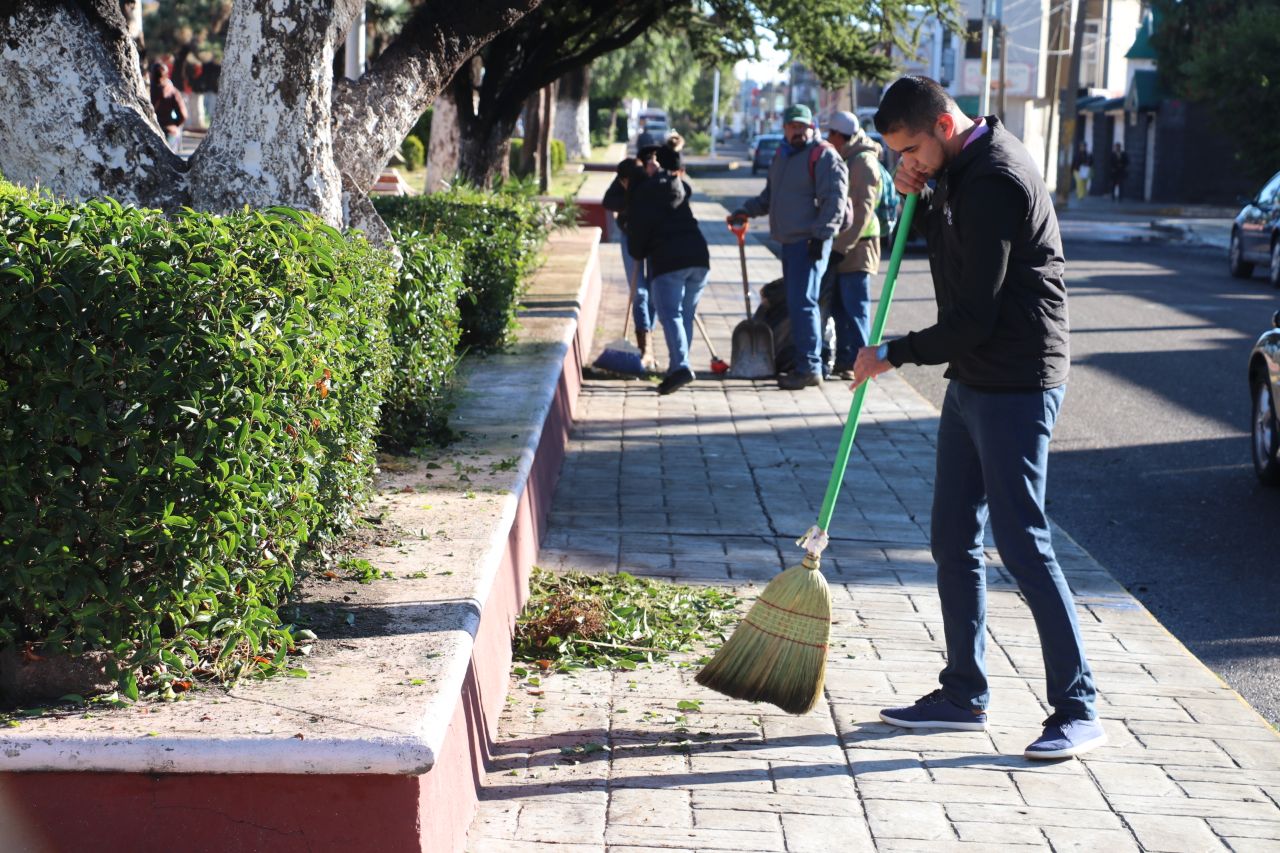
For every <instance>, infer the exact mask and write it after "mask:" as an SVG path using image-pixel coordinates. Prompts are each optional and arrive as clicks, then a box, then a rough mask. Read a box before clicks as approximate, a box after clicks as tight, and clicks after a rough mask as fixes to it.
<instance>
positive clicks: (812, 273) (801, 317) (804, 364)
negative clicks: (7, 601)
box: [782, 240, 831, 376]
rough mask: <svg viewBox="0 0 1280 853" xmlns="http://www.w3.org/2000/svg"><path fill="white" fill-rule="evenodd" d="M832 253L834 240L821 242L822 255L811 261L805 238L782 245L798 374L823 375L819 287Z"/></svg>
mask: <svg viewBox="0 0 1280 853" xmlns="http://www.w3.org/2000/svg"><path fill="white" fill-rule="evenodd" d="M830 255H831V241H830V240H827V241H826V242H824V243H823V244H822V257H821V258H820V259H819V260H816V261H811V260H809V245H808V243H807V242H805V241H803V240H802V241H800V242H798V243H783V244H782V277H783V279H785V280H786V285H787V314H788V316H789V317H790V318H791V342H792V346H794V347H795V352H796V359H795V365H796V367H795V370H796V372H797V373H816V374H818V375H819V376H821V375H822V335H821V330H820V327H819V321H820V317H819V311H818V289H819V287H820V286H821V284H822V274H823V272H825V271H826V269H827V258H828V257H830Z"/></svg>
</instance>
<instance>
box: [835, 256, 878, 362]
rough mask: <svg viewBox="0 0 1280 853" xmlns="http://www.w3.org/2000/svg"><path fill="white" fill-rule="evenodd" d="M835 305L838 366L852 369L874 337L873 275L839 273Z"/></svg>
mask: <svg viewBox="0 0 1280 853" xmlns="http://www.w3.org/2000/svg"><path fill="white" fill-rule="evenodd" d="M831 301H832V305H831V314H832V316H833V317H835V321H836V364H838V365H840V366H841V367H848V366H850V365H852V364H853V362H854V359H856V358H857V357H858V350H860V349H861V348H862V347H865V346H866V345H867V338H868V337H870V336H871V273H869V272H842V273H838V274H837V276H836V290H835V293H833V294H832V300H831Z"/></svg>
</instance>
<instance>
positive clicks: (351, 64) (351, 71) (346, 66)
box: [138, 3, 365, 80]
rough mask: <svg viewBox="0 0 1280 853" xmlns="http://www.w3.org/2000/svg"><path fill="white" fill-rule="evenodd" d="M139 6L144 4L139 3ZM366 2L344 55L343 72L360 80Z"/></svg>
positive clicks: (348, 76)
mask: <svg viewBox="0 0 1280 853" xmlns="http://www.w3.org/2000/svg"><path fill="white" fill-rule="evenodd" d="M138 5H139V6H141V5H142V4H141V3H139V4H138ZM364 56H365V43H364V4H363V3H361V4H360V13H359V14H358V15H356V19H355V21H353V22H352V24H351V30H350V31H349V32H348V33H347V47H346V51H345V56H344V57H343V69H342V70H343V74H344V75H345V76H346V78H347V79H348V80H359V79H360V77H361V75H363V74H364Z"/></svg>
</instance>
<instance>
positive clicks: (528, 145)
mask: <svg viewBox="0 0 1280 853" xmlns="http://www.w3.org/2000/svg"><path fill="white" fill-rule="evenodd" d="M523 120H524V145H522V146H521V147H520V174H521V175H524V176H533V177H534V178H537V177H538V141H539V140H540V139H542V90H541V89H539V90H538V91H536V92H534V93H532V94H531V95H529V97H528V99H526V100H525V102H524V114H523Z"/></svg>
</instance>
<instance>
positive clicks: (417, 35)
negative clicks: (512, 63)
mask: <svg viewBox="0 0 1280 853" xmlns="http://www.w3.org/2000/svg"><path fill="white" fill-rule="evenodd" d="M540 2H541V0H473V1H472V2H444V1H443V0H440V1H439V2H433V3H425V4H423V5H421V6H419V7H418V10H417V12H415V13H414V16H413V18H411V19H410V21H409V23H408V24H406V25H405V28H404V30H403V32H401V34H400V36H399V37H398V38H397V39H396V40H395V41H394V42H392V43H391V45H390V46H389V47H388V48H387V49H386V50H385V51H383V53H382V54H381V55H380V56H379V57H378V58H377V59H376V60H375V61H374V62H373V63H372V64H371V65H370V67H369V69H368V70H367V71H366V72H365V74H364V76H362V77H361V78H360V79H359V80H357V81H355V82H349V81H342V82H341V83H339V84H338V85H337V86H335V90H334V99H333V149H334V158H335V160H336V161H337V163H338V167H339V169H341V170H342V172H343V173H344V174H345V175H346V176H347V177H348V180H350V181H354V182H355V186H349V185H348V186H345V189H346V191H348V192H362V191H363V192H367V191H368V189H369V187H371V186H373V182H374V180H375V179H376V178H377V176H378V173H379V172H380V171H381V170H382V166H383V164H384V163H386V162H387V160H388V159H389V158H390V156H391V154H392V152H393V151H395V149H396V147H397V146H399V144H400V142H401V141H402V140H403V139H404V137H405V135H406V134H407V133H408V132H409V129H410V128H411V127H413V123H414V122H415V121H417V119H418V116H419V115H421V114H422V112H423V110H425V109H426V108H427V107H428V106H429V105H430V104H431V102H432V101H433V100H435V98H436V96H437V95H438V94H439V93H440V90H441V89H442V88H443V87H444V86H445V85H446V84H447V83H448V82H449V80H450V79H452V77H453V74H454V72H455V71H456V70H457V69H458V67H459V66H460V65H462V63H463V62H465V61H466V60H467V59H468V58H470V57H471V56H472V55H473V54H474V53H475V52H476V51H477V50H479V49H480V48H482V47H484V46H485V45H486V44H488V43H489V42H490V40H492V39H493V38H494V37H495V36H496V35H498V34H499V33H501V32H502V31H503V30H505V29H508V28H509V27H511V26H512V25H513V24H515V22H516V21H518V20H519V19H520V18H521V17H522V16H524V15H525V14H526V13H527V12H529V11H530V10H531V9H534V8H536V7H537V6H538V4H539V3H540Z"/></svg>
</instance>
